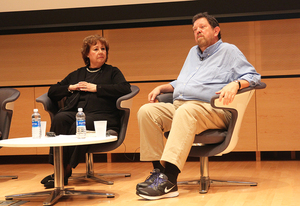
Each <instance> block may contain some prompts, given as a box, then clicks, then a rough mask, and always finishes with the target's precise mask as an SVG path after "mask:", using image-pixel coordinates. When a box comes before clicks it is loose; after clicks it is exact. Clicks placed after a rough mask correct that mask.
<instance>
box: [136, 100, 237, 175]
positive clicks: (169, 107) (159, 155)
mask: <svg viewBox="0 0 300 206" xmlns="http://www.w3.org/2000/svg"><path fill="white" fill-rule="evenodd" d="M137 115H138V124H139V129H140V155H141V157H140V158H141V160H142V161H159V160H160V161H161V163H162V165H164V162H169V163H172V164H174V165H176V166H177V167H178V168H179V170H180V171H182V169H183V166H184V164H185V162H186V159H187V156H188V154H189V152H190V149H191V147H192V144H193V141H194V137H195V134H199V133H201V132H203V131H205V130H207V129H223V128H227V127H228V124H229V120H230V118H231V114H230V112H228V111H226V112H225V111H224V110H221V109H215V108H212V107H211V105H210V103H206V102H202V101H195V100H191V101H183V100H175V101H174V103H173V104H171V103H148V104H145V105H143V106H142V107H141V108H140V109H139V111H138V114H137ZM167 131H170V133H169V137H168V140H167V142H166V145H164V138H165V137H164V135H163V133H164V132H167Z"/></svg>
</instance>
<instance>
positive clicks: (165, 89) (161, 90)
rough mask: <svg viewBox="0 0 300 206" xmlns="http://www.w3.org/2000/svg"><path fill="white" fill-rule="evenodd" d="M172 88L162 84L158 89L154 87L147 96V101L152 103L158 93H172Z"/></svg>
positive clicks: (169, 85)
mask: <svg viewBox="0 0 300 206" xmlns="http://www.w3.org/2000/svg"><path fill="white" fill-rule="evenodd" d="M173 91H174V88H173V87H172V85H171V84H163V85H160V86H158V87H155V88H154V89H153V90H152V91H151V92H150V93H149V94H148V101H149V102H150V103H154V102H155V99H156V97H157V95H159V94H160V93H165V92H173Z"/></svg>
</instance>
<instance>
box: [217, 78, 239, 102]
mask: <svg viewBox="0 0 300 206" xmlns="http://www.w3.org/2000/svg"><path fill="white" fill-rule="evenodd" d="M238 90H239V85H238V84H237V83H236V82H230V83H229V84H227V85H226V86H225V87H223V88H222V89H221V90H220V91H218V92H216V94H219V95H220V96H219V101H220V102H221V101H222V99H223V105H228V104H229V103H231V102H232V101H233V100H234V97H235V95H236V93H237V92H238Z"/></svg>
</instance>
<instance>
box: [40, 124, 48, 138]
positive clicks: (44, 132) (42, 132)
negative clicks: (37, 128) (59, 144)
mask: <svg viewBox="0 0 300 206" xmlns="http://www.w3.org/2000/svg"><path fill="white" fill-rule="evenodd" d="M46 126H47V122H46V121H41V138H43V137H46Z"/></svg>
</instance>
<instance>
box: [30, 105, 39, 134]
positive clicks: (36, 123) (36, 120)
mask: <svg viewBox="0 0 300 206" xmlns="http://www.w3.org/2000/svg"><path fill="white" fill-rule="evenodd" d="M31 122H32V137H33V138H34V139H38V138H41V136H42V131H41V115H40V114H39V110H38V109H34V110H33V114H32V116H31Z"/></svg>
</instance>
